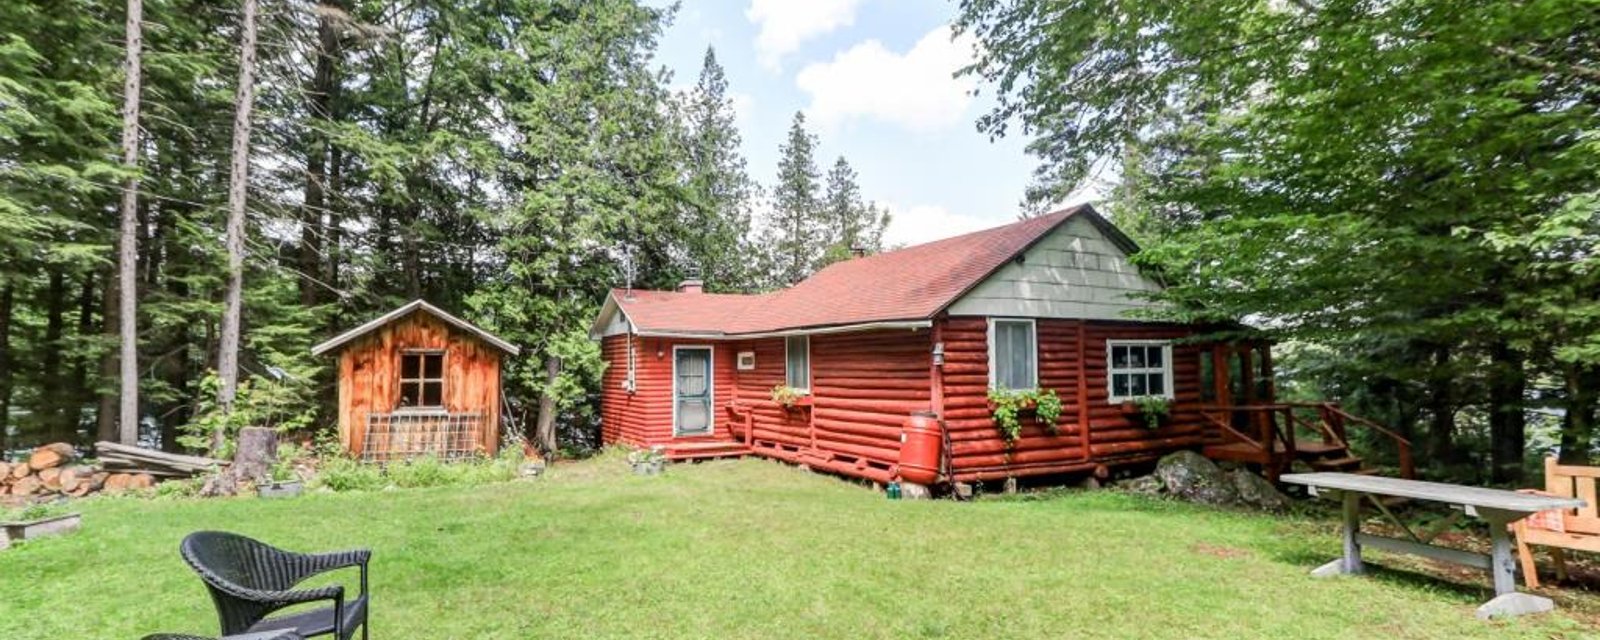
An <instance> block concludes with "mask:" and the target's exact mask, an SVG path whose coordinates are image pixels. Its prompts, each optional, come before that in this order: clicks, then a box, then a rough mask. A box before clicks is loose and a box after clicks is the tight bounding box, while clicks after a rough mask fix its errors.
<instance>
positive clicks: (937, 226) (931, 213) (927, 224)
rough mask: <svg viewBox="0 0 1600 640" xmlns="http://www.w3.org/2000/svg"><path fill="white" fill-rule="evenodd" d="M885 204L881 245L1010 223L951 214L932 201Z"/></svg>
mask: <svg viewBox="0 0 1600 640" xmlns="http://www.w3.org/2000/svg"><path fill="white" fill-rule="evenodd" d="M888 206H889V228H888V229H886V230H884V232H883V241H884V244H886V245H888V246H909V245H914V244H922V243H924V242H933V241H934V240H942V239H944V238H949V237H951V236H959V235H961V234H963V233H971V232H973V231H981V230H983V229H988V228H990V227H998V226H1000V225H1003V224H1006V223H1008V222H1012V221H1011V220H993V219H989V218H979V217H977V216H969V215H964V214H959V213H954V212H951V211H950V210H948V209H945V208H944V207H942V206H939V205H935V204H919V205H914V206H910V207H900V206H896V205H893V204H891V205H888Z"/></svg>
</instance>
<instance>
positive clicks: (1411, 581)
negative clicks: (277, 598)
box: [0, 458, 1588, 640]
mask: <svg viewBox="0 0 1600 640" xmlns="http://www.w3.org/2000/svg"><path fill="white" fill-rule="evenodd" d="M84 510H85V512H86V513H87V517H86V519H85V529H84V530H83V531H81V532H79V533H78V534H75V535H73V536H69V537H65V538H59V539H54V540H46V541H41V542H37V543H32V544H28V545H24V546H22V547H19V548H13V549H11V550H9V551H5V552H0V593H3V594H4V596H3V597H0V638H7V639H14V640H26V639H31V638H40V639H50V640H58V639H61V638H108V639H109V638H137V637H139V636H140V635H141V634H143V633H147V632H152V631H157V630H172V631H188V632H214V631H215V630H216V628H215V625H216V618H215V617H214V614H213V612H212V610H211V603H210V601H209V599H208V598H207V596H206V594H205V592H204V591H203V589H202V587H201V585H200V583H199V581H198V580H197V579H196V578H195V577H194V576H192V575H191V574H190V573H189V570H188V569H187V568H186V567H185V566H184V565H183V563H182V561H181V560H180V559H179V558H178V554H177V550H176V549H177V545H178V540H179V539H180V538H181V537H182V536H183V535H184V534H185V533H188V532H190V531H193V530H196V529H207V528H215V529H228V530H233V531H238V532H242V533H245V534H248V535H251V536H255V537H259V538H262V539H264V540H267V541H269V542H272V543H275V544H278V545H281V546H284V547H287V548H290V549H300V550H327V549H335V548H342V547H349V546H367V547H371V548H372V549H373V550H374V551H375V558H374V563H373V577H372V581H373V588H374V591H375V592H376V596H375V598H376V601H375V603H374V609H373V637H374V638H377V639H379V640H387V639H391V638H392V639H399V638H430V639H431V638H531V637H547V638H579V637H629V638H656V637H693V638H765V637H798V638H860V637H877V638H914V637H944V638H997V637H1039V638H1047V637H1048V638H1060V637H1085V636H1089V637H1118V638H1171V637H1216V638H1245V637H1251V638H1253V637H1300V638H1314V637H1330V638H1331V637H1348V638H1372V637H1408V638H1460V637H1545V638H1548V637H1579V636H1582V635H1584V634H1586V633H1588V631H1587V629H1586V627H1584V626H1583V625H1581V624H1580V623H1578V622H1577V621H1574V620H1573V619H1571V618H1568V617H1565V616H1562V615H1560V614H1557V615H1551V616H1540V617H1535V618H1528V619H1523V620H1519V621H1515V622H1510V623H1492V624H1485V623H1481V622H1478V621H1477V620H1476V619H1474V618H1473V615H1472V613H1473V608H1474V607H1475V606H1476V605H1477V604H1478V603H1479V602H1480V601H1481V599H1483V598H1484V596H1485V593H1484V591H1483V590H1482V588H1481V587H1477V586H1465V587H1463V586H1455V585H1451V584H1449V583H1445V582H1440V581H1436V580H1431V579H1425V578H1422V577H1419V576H1416V575H1413V574H1409V573H1403V572H1394V571H1389V572H1380V573H1379V574H1378V575H1377V576H1376V577H1372V578H1343V579H1336V580H1328V581H1318V580H1313V579H1311V578H1309V577H1308V576H1307V575H1306V573H1307V571H1309V570H1310V569H1311V568H1312V567H1314V566H1316V565H1317V564H1320V563H1322V562H1323V561H1325V560H1328V559H1330V558H1332V557H1333V556H1334V555H1335V554H1336V553H1337V541H1336V539H1335V538H1334V536H1333V535H1332V530H1331V529H1328V527H1327V525H1326V524H1323V523H1311V522H1305V521H1286V520H1283V519H1273V518H1269V517H1264V516H1251V515H1243V514H1234V513H1225V512H1217V511H1210V510H1205V509H1200V508H1195V507H1190V506H1187V505H1181V504H1176V503H1168V502H1160V501H1151V500H1145V499H1140V498H1134V497H1130V496H1124V495H1119V494H1113V493H1109V492H1099V493H1092V494H1087V493H1085V494H1064V495H1058V496H1056V497H1053V498H1050V499H1038V500H1015V501H999V500H986V501H980V502H978V503H971V504H959V503H953V502H942V501H941V502H898V503H894V502H888V501H886V500H884V499H883V498H882V497H881V496H880V494H877V493H873V492H871V491H868V490H864V489H862V488H860V487H857V486H855V485H851V484H848V483H846V482H842V481H840V480H838V479H835V478H831V477H828V476H821V475H812V474H808V473H805V472H803V471H800V470H797V469H793V468H789V467H786V466H783V465H779V464H777V463H773V462H767V461H758V460H745V461H737V462H717V463H707V464H701V465H678V466H674V467H671V468H670V469H669V471H668V474H667V475H665V476H663V477H659V478H637V477H633V476H631V475H628V474H626V473H625V469H623V465H622V463H621V462H619V461H618V460H616V459H614V458H611V459H602V460H598V461H590V462H583V463H576V464H571V465H563V466H560V467H558V468H557V469H556V470H555V471H554V473H553V474H552V475H551V476H549V477H547V478H544V479H541V480H538V481H535V482H526V483H513V484H501V485H494V486H488V487H479V488H472V489H414V490H404V491H387V492H376V493H365V494H325V495H311V496H306V497H303V498H300V499H295V500H286V501H261V500H253V499H240V500H209V501H201V500H174V501H155V502H151V501H140V500H132V499H109V500H99V501H94V502H89V503H85V504H84Z"/></svg>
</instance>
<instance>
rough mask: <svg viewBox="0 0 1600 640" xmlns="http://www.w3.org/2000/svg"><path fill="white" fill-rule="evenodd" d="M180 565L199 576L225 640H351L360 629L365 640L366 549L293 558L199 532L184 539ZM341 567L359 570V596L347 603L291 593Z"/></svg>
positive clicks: (325, 593)
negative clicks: (232, 639)
mask: <svg viewBox="0 0 1600 640" xmlns="http://www.w3.org/2000/svg"><path fill="white" fill-rule="evenodd" d="M180 549H181V551H182V553H183V560H184V561H185V562H188V563H189V566H190V567H191V568H193V569H194V570H195V573H198V574H200V579H201V580H203V581H205V583H206V588H207V589H208V590H210V591H211V600H212V601H213V602H215V603H216V605H217V616H218V617H220V618H221V619H222V633H223V634H224V635H234V634H247V633H260V632H267V631H293V632H295V633H296V634H299V635H300V636H303V637H306V638H311V637H315V636H322V635H329V634H332V635H333V637H334V638H337V639H338V640H349V638H351V637H353V636H354V635H355V629H356V627H358V626H359V627H361V638H362V640H366V638H367V562H368V560H370V559H371V558H372V552H371V551H368V550H366V549H357V550H353V551H338V552H334V553H318V554H305V553H293V552H290V551H284V550H282V549H278V548H275V547H272V546H271V545H268V544H266V543H263V542H258V541H256V540H251V539H250V538H246V537H244V536H241V535H237V534H232V533H223V532H220V531H200V532H197V533H191V534H189V536H188V537H186V538H184V539H183V544H182V545H181V547H180ZM344 567H360V568H361V595H360V596H358V597H356V598H354V599H346V597H345V592H344V587H342V586H338V585H334V586H329V587H317V588H314V589H300V590H294V586H295V585H296V584H299V583H300V582H301V581H302V580H305V579H306V578H309V577H311V576H314V575H318V574H321V573H326V572H328V571H332V570H334V569H341V568H344ZM321 601H330V602H332V603H333V606H331V607H322V608H319V609H312V610H310V611H305V612H301V613H293V614H289V615H284V616H279V617H275V618H268V617H267V614H270V613H272V612H274V611H278V610H280V609H284V608H286V607H291V606H294V605H297V604H305V603H308V602H321Z"/></svg>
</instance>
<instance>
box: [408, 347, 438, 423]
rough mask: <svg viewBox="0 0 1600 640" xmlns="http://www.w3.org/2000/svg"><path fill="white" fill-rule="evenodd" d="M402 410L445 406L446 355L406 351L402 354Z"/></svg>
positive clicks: (435, 352) (433, 352) (434, 352)
mask: <svg viewBox="0 0 1600 640" xmlns="http://www.w3.org/2000/svg"><path fill="white" fill-rule="evenodd" d="M400 406H401V408H418V409H422V408H429V409H436V408H439V407H443V406H444V353H443V352H440V351H406V352H402V353H401V354H400Z"/></svg>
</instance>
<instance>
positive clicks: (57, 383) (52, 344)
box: [35, 267, 77, 442]
mask: <svg viewBox="0 0 1600 640" xmlns="http://www.w3.org/2000/svg"><path fill="white" fill-rule="evenodd" d="M47 271H48V275H47V277H46V284H45V288H44V300H43V305H42V306H43V307H44V336H43V338H44V339H43V340H41V341H40V344H39V369H38V376H39V382H40V386H42V387H43V388H44V389H47V390H48V392H46V393H42V394H40V396H39V399H38V402H36V403H35V404H36V406H37V409H38V413H39V417H40V418H41V419H42V420H41V421H42V422H43V425H42V426H43V427H44V437H45V441H46V442H71V441H72V432H73V431H74V430H75V429H74V427H75V426H76V425H77V420H76V419H74V418H69V416H68V415H67V414H68V412H67V407H66V405H67V404H68V402H67V400H66V399H65V398H62V397H61V394H60V391H61V385H62V382H63V381H64V380H65V379H66V376H65V372H64V371H63V367H64V366H65V365H64V362H63V359H62V347H63V346H65V343H66V339H65V338H66V325H67V320H66V313H67V274H66V273H64V272H62V270H61V269H60V268H59V267H50V268H49V269H48V270H47Z"/></svg>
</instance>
